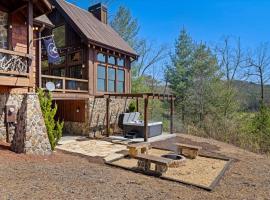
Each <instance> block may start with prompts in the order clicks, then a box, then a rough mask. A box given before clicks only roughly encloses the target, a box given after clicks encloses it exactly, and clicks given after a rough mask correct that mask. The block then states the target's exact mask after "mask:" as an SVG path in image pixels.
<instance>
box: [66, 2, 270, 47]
mask: <svg viewBox="0 0 270 200" xmlns="http://www.w3.org/2000/svg"><path fill="white" fill-rule="evenodd" d="M69 1H70V2H77V3H76V4H77V5H78V6H80V7H82V8H87V7H88V6H89V4H90V2H91V0H80V1H79V0H69ZM120 5H124V6H126V7H128V8H129V9H130V10H131V12H132V15H133V16H134V17H135V18H137V19H138V21H139V23H140V27H141V29H140V35H141V36H142V37H145V38H148V39H149V40H151V41H153V42H156V43H157V44H167V45H168V46H170V47H173V44H174V40H175V38H177V36H178V34H179V31H180V29H181V28H182V27H183V26H184V27H185V28H186V29H187V30H188V32H189V33H190V34H191V36H192V37H193V39H194V40H196V41H205V42H207V43H208V44H210V45H213V44H215V43H216V42H218V41H219V40H220V39H221V38H222V36H227V35H230V36H235V37H240V38H241V40H242V43H243V45H244V46H246V47H254V46H256V45H258V44H259V43H260V42H265V41H270V25H269V21H270V12H269V10H270V0H166V1H165V0H164V1H161V0H155V1H154V0H125V1H124V0H114V1H113V3H111V4H110V7H109V12H110V15H113V14H114V13H115V12H116V10H117V8H118V6H120Z"/></svg>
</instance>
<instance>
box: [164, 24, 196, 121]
mask: <svg viewBox="0 0 270 200" xmlns="http://www.w3.org/2000/svg"><path fill="white" fill-rule="evenodd" d="M193 53H194V44H193V41H192V38H191V37H190V36H189V35H188V33H187V31H186V30H185V29H182V30H181V32H180V35H179V38H178V39H177V40H176V42H175V52H174V54H173V55H172V56H171V65H169V66H168V68H167V70H166V72H165V76H166V80H167V81H168V83H169V87H170V88H171V89H172V91H173V92H174V94H175V95H176V96H177V99H178V100H177V105H178V108H179V109H180V111H179V112H180V113H181V116H182V120H183V121H184V120H185V113H186V109H185V107H186V103H187V102H186V100H187V96H188V95H187V92H188V89H189V88H190V86H191V83H192V75H193V68H192V60H193Z"/></svg>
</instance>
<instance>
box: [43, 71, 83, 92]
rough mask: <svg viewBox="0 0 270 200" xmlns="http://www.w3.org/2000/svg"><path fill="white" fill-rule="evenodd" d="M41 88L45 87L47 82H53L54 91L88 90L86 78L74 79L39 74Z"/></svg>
mask: <svg viewBox="0 0 270 200" xmlns="http://www.w3.org/2000/svg"><path fill="white" fill-rule="evenodd" d="M41 80H42V88H46V83H47V82H53V83H54V84H55V88H56V89H55V92H63V93H72V92H76V93H87V92H88V80H84V79H75V78H68V77H60V76H50V75H41Z"/></svg>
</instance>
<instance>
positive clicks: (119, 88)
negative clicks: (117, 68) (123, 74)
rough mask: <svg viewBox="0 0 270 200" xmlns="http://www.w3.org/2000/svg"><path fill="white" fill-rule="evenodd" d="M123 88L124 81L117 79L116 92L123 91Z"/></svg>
mask: <svg viewBox="0 0 270 200" xmlns="http://www.w3.org/2000/svg"><path fill="white" fill-rule="evenodd" d="M124 88H125V82H122V81H118V84H117V92H119V93H123V92H124Z"/></svg>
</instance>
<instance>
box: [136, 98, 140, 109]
mask: <svg viewBox="0 0 270 200" xmlns="http://www.w3.org/2000/svg"><path fill="white" fill-rule="evenodd" d="M136 112H139V99H138V98H136Z"/></svg>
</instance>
